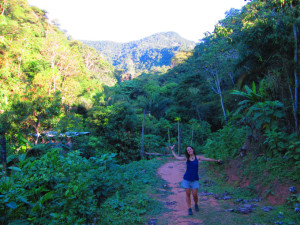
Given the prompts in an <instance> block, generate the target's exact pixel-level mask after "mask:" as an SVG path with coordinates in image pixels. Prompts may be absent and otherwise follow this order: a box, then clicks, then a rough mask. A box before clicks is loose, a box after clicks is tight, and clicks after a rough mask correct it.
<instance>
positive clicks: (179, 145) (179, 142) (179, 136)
mask: <svg viewBox="0 0 300 225" xmlns="http://www.w3.org/2000/svg"><path fill="white" fill-rule="evenodd" d="M180 154H181V135H180V124H179V121H178V155H180Z"/></svg>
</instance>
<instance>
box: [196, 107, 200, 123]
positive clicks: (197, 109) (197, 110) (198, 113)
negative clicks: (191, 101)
mask: <svg viewBox="0 0 300 225" xmlns="http://www.w3.org/2000/svg"><path fill="white" fill-rule="evenodd" d="M196 112H197V115H198V118H199V121H201V116H200V112H199V108H198V106H197V105H196Z"/></svg>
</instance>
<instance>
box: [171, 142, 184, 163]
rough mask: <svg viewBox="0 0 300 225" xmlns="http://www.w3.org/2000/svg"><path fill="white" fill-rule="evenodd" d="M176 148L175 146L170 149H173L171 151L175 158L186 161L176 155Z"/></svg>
mask: <svg viewBox="0 0 300 225" xmlns="http://www.w3.org/2000/svg"><path fill="white" fill-rule="evenodd" d="M174 147H175V145H173V146H171V147H170V148H171V151H172V154H173V155H174V157H175V158H176V159H178V160H186V158H185V157H180V156H178V155H176V153H175V152H174Z"/></svg>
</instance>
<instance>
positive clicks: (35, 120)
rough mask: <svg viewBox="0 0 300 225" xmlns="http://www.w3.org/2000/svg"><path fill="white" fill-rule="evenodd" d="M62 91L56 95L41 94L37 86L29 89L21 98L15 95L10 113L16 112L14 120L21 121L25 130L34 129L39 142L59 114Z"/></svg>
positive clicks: (36, 140)
mask: <svg viewBox="0 0 300 225" xmlns="http://www.w3.org/2000/svg"><path fill="white" fill-rule="evenodd" d="M59 95H60V93H56V95H54V96H41V95H39V93H38V90H37V89H35V88H32V89H29V90H28V92H27V94H26V95H24V96H23V97H21V98H18V97H17V96H15V98H16V99H15V101H14V103H13V104H12V106H11V112H8V113H10V114H14V115H15V116H14V118H13V119H12V122H14V123H19V126H22V128H23V132H24V131H26V130H27V132H28V133H27V134H29V133H30V131H32V130H33V131H34V134H35V137H36V138H35V141H34V143H35V144H37V143H38V141H39V138H40V136H41V133H42V132H43V131H44V130H45V129H47V128H50V127H51V123H52V121H51V120H52V119H53V118H54V117H56V116H58V115H59V113H60V107H61V98H60V96H59Z"/></svg>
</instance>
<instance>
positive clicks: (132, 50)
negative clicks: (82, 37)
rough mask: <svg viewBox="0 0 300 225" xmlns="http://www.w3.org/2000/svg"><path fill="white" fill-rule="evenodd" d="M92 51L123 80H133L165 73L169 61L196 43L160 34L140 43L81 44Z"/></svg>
mask: <svg viewBox="0 0 300 225" xmlns="http://www.w3.org/2000/svg"><path fill="white" fill-rule="evenodd" d="M81 42H83V43H84V44H86V45H89V46H91V47H93V48H95V49H96V50H97V51H98V52H99V53H100V54H101V55H103V56H105V57H106V58H107V60H108V61H110V62H111V63H112V64H113V65H114V66H115V68H117V69H119V70H121V71H122V72H121V73H122V78H121V79H122V80H128V79H132V78H134V77H137V76H138V75H140V74H141V73H143V72H151V71H153V70H156V71H157V70H161V69H162V68H163V70H166V69H167V68H169V67H170V66H171V59H172V57H174V56H175V54H176V53H178V52H180V51H191V50H192V49H193V48H194V47H195V45H196V44H195V42H193V41H189V40H187V39H185V38H183V37H181V36H180V35H179V34H177V33H176V32H173V31H170V32H160V33H155V34H153V35H150V36H147V37H145V38H142V39H140V40H136V41H130V42H125V43H120V42H114V41H81Z"/></svg>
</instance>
